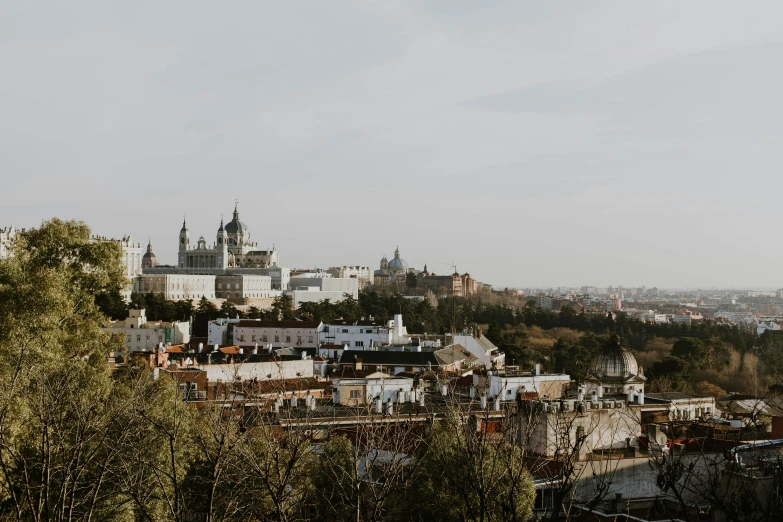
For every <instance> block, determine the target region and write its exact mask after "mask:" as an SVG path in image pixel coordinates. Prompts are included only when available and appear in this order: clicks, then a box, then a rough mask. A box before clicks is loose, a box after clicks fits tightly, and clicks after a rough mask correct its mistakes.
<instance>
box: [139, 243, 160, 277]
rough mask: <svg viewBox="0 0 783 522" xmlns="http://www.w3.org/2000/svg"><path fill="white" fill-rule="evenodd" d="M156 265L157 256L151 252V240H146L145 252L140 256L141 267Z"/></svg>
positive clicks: (153, 266)
mask: <svg viewBox="0 0 783 522" xmlns="http://www.w3.org/2000/svg"><path fill="white" fill-rule="evenodd" d="M156 266H158V258H157V257H155V254H154V253H153V252H152V241H147V252H145V253H144V255H143V256H142V258H141V268H142V270H144V269H145V268H155V267H156Z"/></svg>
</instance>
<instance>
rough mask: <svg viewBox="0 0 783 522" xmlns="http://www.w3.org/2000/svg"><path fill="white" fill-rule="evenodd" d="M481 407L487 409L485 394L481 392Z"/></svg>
mask: <svg viewBox="0 0 783 522" xmlns="http://www.w3.org/2000/svg"><path fill="white" fill-rule="evenodd" d="M481 409H482V410H486V409H487V396H486V395H484V394H483V393H482V394H481Z"/></svg>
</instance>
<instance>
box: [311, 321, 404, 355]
mask: <svg viewBox="0 0 783 522" xmlns="http://www.w3.org/2000/svg"><path fill="white" fill-rule="evenodd" d="M319 341H320V343H321V344H333V345H345V346H348V349H350V350H373V349H378V348H381V349H384V348H388V347H389V346H390V345H409V344H411V343H412V342H413V338H412V337H411V336H410V335H408V329H407V328H406V327H405V325H404V324H403V321H402V314H395V316H394V319H393V320H391V321H388V322H387V323H386V324H385V325H384V324H381V323H379V322H377V321H353V322H349V321H334V322H332V323H330V324H326V325H324V328H323V331H322V332H321V333H320V334H319Z"/></svg>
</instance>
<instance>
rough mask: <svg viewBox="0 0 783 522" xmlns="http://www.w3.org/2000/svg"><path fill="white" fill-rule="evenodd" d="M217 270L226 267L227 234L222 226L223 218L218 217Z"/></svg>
mask: <svg viewBox="0 0 783 522" xmlns="http://www.w3.org/2000/svg"><path fill="white" fill-rule="evenodd" d="M217 251H218V252H217V255H218V258H217V268H226V267H227V266H228V232H226V228H225V227H224V226H223V216H220V228H218V231H217Z"/></svg>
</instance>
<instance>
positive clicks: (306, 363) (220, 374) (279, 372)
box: [191, 359, 313, 382]
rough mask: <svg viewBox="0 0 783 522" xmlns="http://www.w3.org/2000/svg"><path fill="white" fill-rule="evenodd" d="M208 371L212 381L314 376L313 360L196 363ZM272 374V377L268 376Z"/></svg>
mask: <svg viewBox="0 0 783 522" xmlns="http://www.w3.org/2000/svg"><path fill="white" fill-rule="evenodd" d="M191 368H198V369H200V370H203V371H205V372H206V373H207V380H208V381H210V382H213V381H217V380H218V379H220V380H221V381H224V382H225V381H233V380H234V379H235V378H236V377H240V378H241V379H242V380H249V379H254V378H255V379H258V380H259V381H268V380H279V379H306V378H310V377H313V361H312V360H311V359H307V360H302V361H276V362H255V363H238V364H194V365H193V366H191ZM267 375H270V376H271V377H267Z"/></svg>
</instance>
